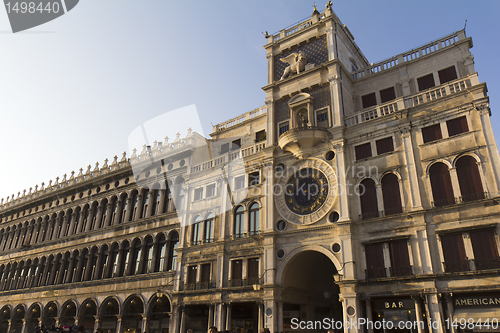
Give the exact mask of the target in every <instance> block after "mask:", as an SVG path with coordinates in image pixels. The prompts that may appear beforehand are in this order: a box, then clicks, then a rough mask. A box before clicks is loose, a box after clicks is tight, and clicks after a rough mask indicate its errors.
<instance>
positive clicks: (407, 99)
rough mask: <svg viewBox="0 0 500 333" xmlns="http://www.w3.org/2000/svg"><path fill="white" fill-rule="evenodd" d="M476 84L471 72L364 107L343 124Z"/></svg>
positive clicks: (357, 121) (346, 124) (443, 95)
mask: <svg viewBox="0 0 500 333" xmlns="http://www.w3.org/2000/svg"><path fill="white" fill-rule="evenodd" d="M476 84H479V79H478V76H477V74H471V75H469V76H466V77H462V78H459V79H457V80H454V81H450V82H446V83H443V84H442V85H439V86H435V87H432V88H430V89H427V90H424V91H420V92H418V93H416V94H413V95H410V96H403V97H399V98H396V99H395V100H392V101H390V102H387V103H384V104H379V105H376V106H374V107H371V108H369V109H365V110H363V111H361V112H358V113H356V114H355V115H352V116H350V117H347V118H345V119H344V122H345V126H346V127H349V126H353V125H357V124H361V123H365V122H367V121H370V120H374V119H377V118H381V117H385V116H388V115H391V114H393V113H395V112H398V111H402V110H405V109H408V108H411V107H416V106H418V105H421V104H426V103H428V102H432V101H434V100H438V99H440V98H443V97H446V96H449V95H452V94H455V93H458V92H460V91H463V90H466V89H468V88H470V87H472V86H474V85H476Z"/></svg>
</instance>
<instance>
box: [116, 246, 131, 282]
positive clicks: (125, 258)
mask: <svg viewBox="0 0 500 333" xmlns="http://www.w3.org/2000/svg"><path fill="white" fill-rule="evenodd" d="M122 246H123V249H122V253H121V255H120V258H119V259H118V260H119V263H118V274H117V275H116V276H125V272H126V271H125V268H126V267H127V266H128V263H129V256H130V243H129V242H128V241H127V240H126V241H124V242H123V245H122Z"/></svg>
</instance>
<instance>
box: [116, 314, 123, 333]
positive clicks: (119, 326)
mask: <svg viewBox="0 0 500 333" xmlns="http://www.w3.org/2000/svg"><path fill="white" fill-rule="evenodd" d="M116 333H122V316H120V315H118V316H116Z"/></svg>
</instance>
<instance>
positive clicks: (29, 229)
mask: <svg viewBox="0 0 500 333" xmlns="http://www.w3.org/2000/svg"><path fill="white" fill-rule="evenodd" d="M32 236H33V226H32V225H31V223H30V224H28V227H27V229H26V235H25V236H24V240H23V244H22V245H24V246H28V245H30V243H31V237H32Z"/></svg>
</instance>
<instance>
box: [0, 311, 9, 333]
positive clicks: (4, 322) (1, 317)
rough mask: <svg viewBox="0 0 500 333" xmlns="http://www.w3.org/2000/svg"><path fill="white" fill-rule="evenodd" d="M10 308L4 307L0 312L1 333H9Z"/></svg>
mask: <svg viewBox="0 0 500 333" xmlns="http://www.w3.org/2000/svg"><path fill="white" fill-rule="evenodd" d="M9 320H10V307H9V306H8V305H6V306H4V307H3V308H2V310H1V311H0V332H7V330H8V329H9Z"/></svg>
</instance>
